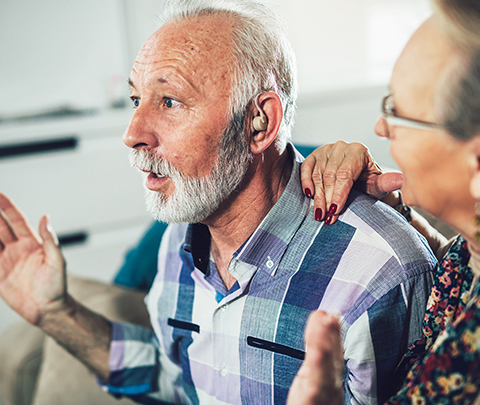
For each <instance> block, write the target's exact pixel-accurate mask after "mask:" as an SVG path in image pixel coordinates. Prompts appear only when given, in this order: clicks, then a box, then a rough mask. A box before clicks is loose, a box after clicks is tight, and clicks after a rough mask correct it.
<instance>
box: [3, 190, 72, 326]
mask: <svg viewBox="0 0 480 405" xmlns="http://www.w3.org/2000/svg"><path fill="white" fill-rule="evenodd" d="M39 233H40V237H41V238H39V237H38V236H37V234H36V233H35V232H34V231H33V230H32V229H31V227H30V225H29V224H28V223H27V220H26V219H25V217H24V216H23V214H22V213H21V212H20V211H19V210H18V209H17V207H16V206H15V205H14V204H13V202H12V201H10V199H9V198H8V197H6V196H5V195H3V194H0V295H1V296H2V298H3V299H4V300H5V302H6V303H7V304H8V305H10V307H12V308H13V309H14V310H15V311H16V312H18V313H19V314H20V315H21V316H22V317H23V318H25V319H26V320H27V321H28V322H30V323H32V324H37V325H38V324H39V323H40V322H41V321H42V317H43V315H44V314H45V313H47V312H54V311H56V310H58V309H60V308H61V307H62V306H63V304H64V299H65V296H66V286H65V269H64V267H65V262H64V259H63V257H62V254H61V252H60V249H59V247H58V241H57V238H56V236H55V234H54V233H53V230H52V229H51V228H50V226H49V224H48V218H47V217H46V216H44V217H42V218H41V220H40V224H39Z"/></svg>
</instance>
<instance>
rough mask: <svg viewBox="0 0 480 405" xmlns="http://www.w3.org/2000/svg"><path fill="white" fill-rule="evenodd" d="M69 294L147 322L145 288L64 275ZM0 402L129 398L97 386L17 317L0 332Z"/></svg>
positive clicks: (25, 404) (114, 314) (112, 314)
mask: <svg viewBox="0 0 480 405" xmlns="http://www.w3.org/2000/svg"><path fill="white" fill-rule="evenodd" d="M68 285H69V290H70V293H71V294H72V296H74V297H75V298H76V299H78V300H79V301H80V302H82V303H83V304H84V305H85V306H87V307H89V308H90V309H92V310H94V311H96V312H98V313H100V314H102V315H104V316H105V317H107V318H108V319H112V320H116V321H123V322H130V323H136V324H139V325H143V326H146V327H149V325H150V322H149V319H148V314H147V311H146V308H145V305H144V302H143V300H144V297H145V293H141V292H137V291H133V290H128V289H125V288H121V287H117V286H113V285H107V284H102V283H99V282H96V281H91V280H83V279H80V278H69V280H68ZM0 364H1V367H0V405H30V404H34V405H56V404H58V405H65V404H68V405H77V404H78V405H80V404H82V405H87V404H88V405H97V404H98V405H108V404H133V403H134V402H133V401H130V400H129V399H126V398H123V399H121V400H118V399H116V398H114V397H112V396H110V395H109V394H107V393H105V392H103V391H102V390H101V389H100V388H99V387H98V385H97V383H96V377H95V376H94V375H93V374H92V373H91V372H90V371H89V370H88V369H87V368H86V367H85V366H84V365H83V364H81V363H80V362H79V361H78V360H76V359H75V358H74V357H73V356H71V355H70V354H69V353H67V352H66V351H65V350H64V349H63V348H61V347H60V346H59V345H58V344H57V343H55V342H54V341H53V339H51V338H49V337H46V336H44V335H43V333H42V332H41V331H40V330H39V329H37V328H36V327H34V326H32V325H29V324H27V323H26V322H25V323H19V324H18V325H15V326H14V327H12V328H10V329H9V330H8V331H7V332H6V333H5V334H3V335H2V336H0Z"/></svg>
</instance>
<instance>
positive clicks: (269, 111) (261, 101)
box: [249, 91, 283, 154]
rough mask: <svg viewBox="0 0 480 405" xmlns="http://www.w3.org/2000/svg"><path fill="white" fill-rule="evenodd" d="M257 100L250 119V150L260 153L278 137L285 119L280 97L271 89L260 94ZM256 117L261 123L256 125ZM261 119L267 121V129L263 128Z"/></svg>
mask: <svg viewBox="0 0 480 405" xmlns="http://www.w3.org/2000/svg"><path fill="white" fill-rule="evenodd" d="M255 101H256V102H255V103H254V105H253V106H252V109H251V112H250V120H249V124H250V126H249V127H250V133H251V136H250V151H251V152H252V153H253V154H259V153H262V152H263V151H265V150H266V149H267V148H268V147H269V146H270V145H271V144H272V142H273V141H274V140H275V139H276V137H277V134H278V131H279V129H280V124H281V123H282V119H283V106H282V101H281V100H280V97H278V95H277V94H276V93H273V92H271V91H269V92H267V93H262V94H260V95H259V96H258V97H257V98H256V100H255ZM259 110H261V111H259ZM262 115H263V119H262ZM255 118H257V120H259V121H260V122H259V124H260V125H254V119H255ZM261 121H266V123H265V124H264V125H263V128H265V129H262V125H261Z"/></svg>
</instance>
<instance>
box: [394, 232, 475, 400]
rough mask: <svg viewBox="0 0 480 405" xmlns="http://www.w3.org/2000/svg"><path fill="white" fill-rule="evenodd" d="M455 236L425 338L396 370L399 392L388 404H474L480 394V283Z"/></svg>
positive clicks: (441, 271)
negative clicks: (473, 283)
mask: <svg viewBox="0 0 480 405" xmlns="http://www.w3.org/2000/svg"><path fill="white" fill-rule="evenodd" d="M469 259H470V254H469V252H468V249H467V242H466V241H465V239H463V238H462V237H460V236H459V237H458V238H457V239H456V241H455V242H454V244H453V245H452V247H451V248H450V249H449V251H448V253H447V254H446V255H445V257H444V258H443V260H442V261H441V262H440V264H439V265H438V268H437V273H436V277H435V281H434V285H433V288H432V293H431V295H430V298H429V300H428V304H427V312H426V314H425V318H424V326H423V336H422V338H421V339H420V340H418V341H417V342H415V343H414V344H413V345H412V346H410V348H409V350H408V351H407V354H406V355H405V356H404V358H403V360H402V362H401V364H400V366H399V368H398V370H397V376H396V377H397V378H396V379H397V381H399V383H400V386H399V391H398V392H397V394H396V395H395V396H393V397H392V398H391V399H390V400H389V401H388V402H387V404H418V405H422V404H472V403H474V402H475V400H476V399H477V397H478V396H479V393H480V281H479V282H477V283H475V286H474V289H473V291H470V290H471V285H472V281H473V279H474V275H473V272H472V269H471V268H470V267H469V266H468V261H469Z"/></svg>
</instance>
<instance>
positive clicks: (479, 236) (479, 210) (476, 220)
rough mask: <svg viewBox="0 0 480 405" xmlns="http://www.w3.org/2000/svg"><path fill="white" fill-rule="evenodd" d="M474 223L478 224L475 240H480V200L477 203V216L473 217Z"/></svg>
mask: <svg viewBox="0 0 480 405" xmlns="http://www.w3.org/2000/svg"><path fill="white" fill-rule="evenodd" d="M473 224H474V225H475V226H476V228H477V229H476V230H475V235H474V239H475V242H480V202H478V201H477V202H476V203H475V216H474V217H473Z"/></svg>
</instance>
